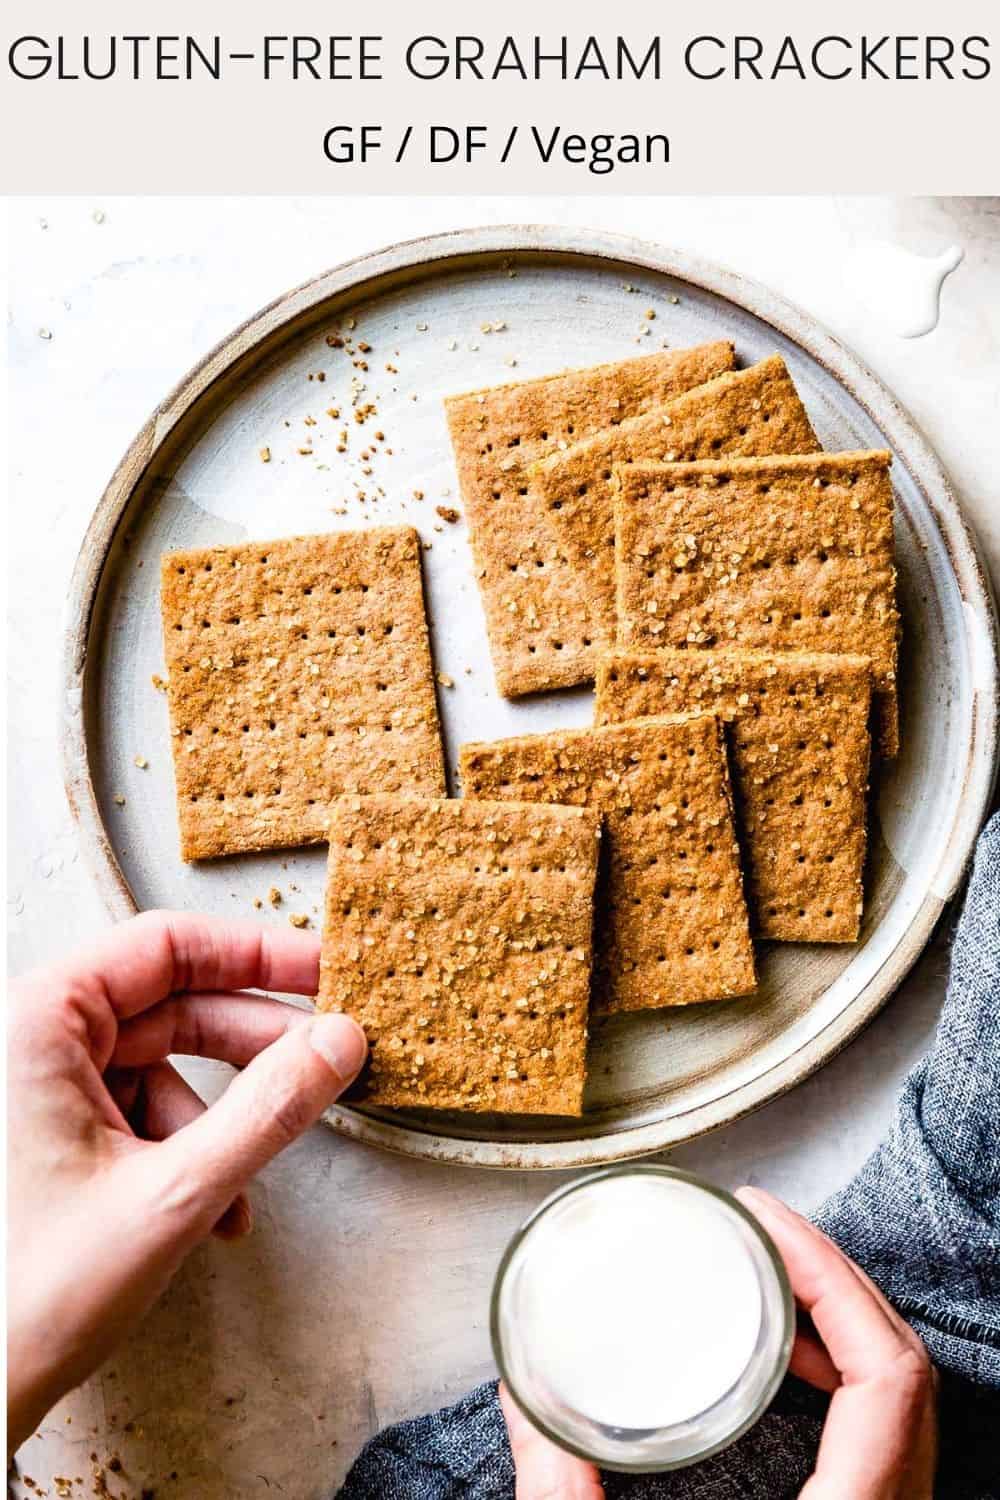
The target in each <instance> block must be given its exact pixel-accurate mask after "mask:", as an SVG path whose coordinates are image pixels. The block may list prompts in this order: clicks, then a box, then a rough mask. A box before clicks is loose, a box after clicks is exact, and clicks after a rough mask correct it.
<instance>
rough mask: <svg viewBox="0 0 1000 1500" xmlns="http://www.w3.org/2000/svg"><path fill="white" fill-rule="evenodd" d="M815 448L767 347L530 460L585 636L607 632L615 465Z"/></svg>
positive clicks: (611, 618)
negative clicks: (571, 574) (576, 582)
mask: <svg viewBox="0 0 1000 1500" xmlns="http://www.w3.org/2000/svg"><path fill="white" fill-rule="evenodd" d="M819 447H820V443H819V440H818V439H817V437H816V434H815V433H814V432H813V429H812V425H811V423H810V421H809V418H808V416H807V415H806V410H805V407H804V406H803V405H802V402H801V401H800V400H799V396H798V392H797V391H796V389H795V386H794V385H793V384H792V378H791V376H790V375H789V373H788V370H787V368H786V366H785V361H784V360H783V359H782V358H781V355H780V354H773V355H771V357H770V358H769V359H763V360H761V361H760V363H759V364H756V365H752V366H751V367H750V369H748V370H733V371H728V372H727V373H726V374H724V375H719V376H717V377H716V378H715V379H714V380H710V381H708V382H707V384H705V385H700V386H698V387H697V388H696V389H695V390H692V391H687V392H686V393H685V394H684V395H683V396H678V397H677V398H676V400H674V401H669V402H668V403H667V404H666V405H665V406H659V407H655V408H654V409H653V410H652V411H649V412H646V413H645V414H644V415H643V416H641V417H630V418H629V419H628V420H627V421H625V422H622V423H620V424H619V425H618V426H617V427H608V428H604V429H603V430H602V431H600V432H596V433H594V434H593V435H592V436H591V437H589V438H585V439H584V440H583V441H582V442H580V443H574V444H573V446H572V447H570V448H568V449H566V450H565V451H564V452H556V453H551V454H549V455H548V456H547V457H546V458H544V459H541V460H540V461H539V462H537V463H535V464H533V465H532V467H531V469H530V471H529V483H530V485H531V488H532V491H533V492H535V491H537V493H538V496H539V498H540V501H541V504H542V506H543V507H544V509H545V510H546V512H547V514H548V518H549V521H550V524H551V526H552V528H553V531H554V533H555V534H556V535H557V536H558V537H559V538H560V544H561V547H562V550H563V552H564V555H565V557H566V559H567V561H568V562H569V563H572V564H574V565H575V567H576V568H577V569H578V572H579V577H580V580H581V584H582V587H583V591H584V593H585V595H586V598H587V601H588V603H589V606H590V610H591V626H592V628H591V630H590V634H591V636H592V637H593V638H594V639H599V640H611V639H612V638H613V636H614V629H615V568H614V542H615V514H614V467H615V465H616V464H631V463H635V462H636V461H642V460H650V459H654V460H660V461H664V462H668V463H676V462H678V461H680V460H684V461H687V460H691V459H699V458H717V457H721V456H722V455H727V456H728V455H730V454H732V455H734V456H736V457H741V456H746V455H757V454H765V453H814V452H816V451H817V450H818V449H819Z"/></svg>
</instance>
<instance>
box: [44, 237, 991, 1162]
mask: <svg viewBox="0 0 1000 1500" xmlns="http://www.w3.org/2000/svg"><path fill="white" fill-rule="evenodd" d="M523 253H537V254H540V255H545V254H550V255H565V256H570V257H572V256H574V255H578V256H581V257H587V258H589V259H591V260H593V259H599V260H608V261H612V262H616V263H619V264H622V265H633V266H636V267H637V268H642V269H643V270H649V271H654V272H656V273H658V274H660V275H665V276H671V277H674V278H675V279H677V280H679V281H684V282H687V283H689V284H690V285H692V286H696V287H698V288H700V289H701V290H703V291H707V292H710V293H713V294H714V295H716V296H719V297H722V298H724V299H726V300H727V301H730V302H732V303H734V304H735V305H736V306H738V307H740V308H741V309H742V310H743V311H745V312H748V313H750V314H751V315H753V316H754V317H756V318H758V319H760V320H761V321H763V322H764V323H766V324H768V325H769V326H770V327H772V328H774V329H775V330H776V331H777V332H779V333H781V334H782V335H784V337H786V338H788V339H789V340H790V341H791V342H792V343H794V344H795V345H797V346H798V347H799V348H801V349H803V350H804V351H805V352H806V353H807V354H809V355H810V356H811V357H812V358H813V359H814V360H816V361H817V362H818V363H819V364H821V365H822V366H823V367H824V368H825V369H826V370H827V371H828V373H829V374H831V375H832V376H833V377H834V379H835V380H836V381H837V382H838V384H839V385H841V386H842V387H843V388H844V389H845V390H846V391H847V393H848V394H849V395H850V396H851V397H852V398H853V399H854V400H855V401H856V402H857V403H858V404H859V405H860V406H861V407H862V408H863V409H864V410H865V411H866V412H867V414H868V415H869V417H870V418H871V419H872V421H873V422H875V423H876V424H877V425H878V426H879V428H880V429H882V431H883V432H884V434H885V436H886V438H887V440H888V441H889V443H890V444H891V446H892V448H893V449H894V450H895V452H896V453H897V454H898V455H899V458H900V460H901V461H902V463H903V464H904V465H905V467H906V469H907V470H908V472H909V474H910V477H911V479H912V480H913V482H914V483H915V484H916V486H917V487H918V489H919V491H920V493H921V495H922V498H923V500H924V502H925V504H926V505H927V507H928V510H929V511H930V513H931V515H932V516H933V518H934V521H935V523H936V525H937V526H938V529H939V531H940V534H941V537H942V541H943V543H944V546H945V549H946V551H947V554H948V559H949V563H950V566H951V570H952V573H953V575H954V577H955V580H956V583H957V585H958V588H959V592H960V596H961V598H962V602H963V604H964V606H965V613H966V635H967V638H968V639H969V643H970V652H971V654H972V656H973V664H974V667H975V669H976V671H975V679H974V682H973V687H972V692H973V713H972V725H971V732H970V739H969V744H968V749H967V758H966V764H965V767H964V778H963V791H962V795H961V796H960V798H959V802H958V808H957V812H956V816H955V820H954V823H953V825H952V827H951V829H950V832H949V836H948V837H947V839H946V840H945V841H944V842H943V846H942V849H941V851H940V855H939V859H938V863H937V866H936V868H935V871H934V873H933V875H931V876H929V877H928V883H929V889H928V892H927V894H925V896H924V897H923V899H922V901H921V902H920V904H919V906H918V907H917V908H916V910H915V911H914V912H913V914H912V915H911V918H910V921H909V923H908V925H907V926H906V928H905V929H904V930H903V932H902V933H901V934H900V937H899V939H898V941H897V942H896V944H895V946H894V947H893V948H892V950H891V951H890V952H889V953H888V954H887V955H886V956H885V958H884V959H883V961H882V963H881V964H880V965H879V967H878V968H877V969H876V971H875V972H874V974H872V975H871V976H870V977H869V979H868V981H867V983H866V984H865V985H864V987H863V988H862V989H861V990H860V991H859V992H858V993H857V994H856V995H855V996H854V998H853V999H852V1000H851V1001H849V1003H848V1004H847V1006H846V1007H845V1008H844V1010H842V1011H841V1012H840V1014H839V1015H838V1016H836V1017H835V1018H834V1019H833V1020H831V1021H830V1022H829V1023H828V1024H827V1025H826V1026H825V1027H823V1029H822V1030H821V1031H820V1032H818V1033H817V1034H816V1035H815V1036H814V1037H812V1038H810V1039H809V1040H808V1041H807V1042H805V1043H803V1045H802V1046H801V1047H799V1048H797V1049H796V1051H794V1052H793V1053H791V1054H790V1055H789V1056H786V1057H784V1058H782V1059H780V1060H779V1061H778V1062H775V1063H774V1064H772V1065H771V1067H769V1068H768V1069H767V1070H765V1072H763V1073H761V1074H758V1075H757V1077H756V1078H754V1079H751V1080H748V1081H746V1082H744V1083H742V1084H738V1085H736V1086H735V1087H734V1088H733V1089H731V1090H729V1091H728V1092H726V1093H724V1094H723V1095H721V1096H720V1097H718V1098H716V1099H713V1100H710V1101H707V1102H705V1103H702V1104H700V1105H695V1106H692V1108H691V1109H690V1110H687V1111H684V1112H682V1113H681V1114H679V1115H676V1116H674V1117H672V1118H670V1119H668V1120H658V1121H653V1122H650V1123H648V1124H645V1125H639V1126H633V1127H626V1128H624V1129H618V1130H612V1131H609V1132H608V1133H607V1134H606V1135H599V1136H594V1137H588V1138H581V1139H575V1140H574V1139H568V1140H561V1141H509V1142H506V1141H486V1140H477V1139H470V1138H467V1139H462V1138H460V1137H456V1136H449V1135H437V1134H434V1133H433V1132H432V1131H430V1130H428V1131H424V1130H418V1129H416V1128H414V1127H413V1126H411V1125H408V1124H404V1123H397V1122H389V1121H386V1120H382V1119H378V1118H376V1117H374V1116H371V1115H368V1114H366V1113H365V1112H363V1111H360V1110H356V1109H352V1108H350V1107H349V1106H346V1105H335V1106H334V1107H333V1108H332V1109H331V1110H329V1111H327V1113H326V1115H325V1116H324V1120H325V1122H326V1123H327V1124H329V1125H331V1126H332V1127H333V1128H334V1129H336V1130H338V1131H339V1132H341V1133H342V1134H344V1135H346V1136H349V1137H352V1138H354V1139H356V1140H361V1141H365V1142H367V1143H369V1144H371V1145H377V1146H380V1147H382V1148H383V1149H386V1150H390V1151H393V1152H395V1153H397V1154H402V1155H405V1156H410V1157H418V1158H421V1159H424V1160H433V1161H438V1162H447V1163H451V1164H454V1165H468V1166H476V1167H496V1168H508V1169H516V1170H523V1169H538V1168H546V1169H550V1170H558V1169H566V1168H577V1167H582V1166H597V1165H601V1164H608V1163H613V1162H618V1161H622V1160H626V1159H630V1158H634V1157H638V1156H643V1155H649V1154H651V1153H653V1152H656V1151H662V1150H664V1149H666V1148H670V1147H673V1146H677V1145H680V1144H681V1143H682V1142H685V1141H689V1140H694V1139H696V1138H697V1137H698V1136H701V1135H704V1134H706V1133H707V1132H709V1131H711V1130H716V1129H719V1128H721V1127H722V1126H724V1125H728V1124H731V1123H734V1122H735V1121H736V1120H738V1119H741V1118H743V1116H745V1115H747V1114H749V1113H751V1112H752V1111H753V1110H755V1109H758V1108H760V1107H761V1106H763V1105H764V1104H765V1103H768V1102H770V1101H771V1100H772V1099H776V1098H779V1097H780V1096H781V1095H783V1094H785V1093H787V1092H789V1090H791V1089H792V1088H794V1087H795V1086H796V1085H797V1084H799V1083H801V1082H802V1081H803V1080H804V1079H805V1078H807V1077H808V1076H809V1075H810V1074H811V1073H813V1072H815V1071H816V1070H817V1069H818V1068H819V1067H821V1066H822V1064H823V1063H825V1062H827V1061H829V1060H830V1059H831V1058H833V1057H834V1056H835V1055H836V1054H837V1053H838V1052H839V1051H841V1050H842V1049H843V1048H844V1047H846V1046H847V1044H848V1043H849V1042H850V1041H852V1040H853V1038H854V1037H855V1036H857V1035H858V1034H859V1033H860V1032H861V1031H862V1030H863V1029H864V1027H865V1026H867V1025H868V1023H869V1022H870V1021H871V1020H872V1019H873V1018H874V1016H875V1015H876V1014H877V1012H878V1011H879V1010H880V1009H881V1008H882V1006H883V1005H884V1004H885V1003H886V1002H887V1001H888V999H889V998H890V996H891V994H892V993H893V991H894V990H895V989H896V988H897V987H898V985H899V984H900V983H901V982H902V980H903V979H904V977H905V976H906V974H907V973H908V972H909V970H910V968H911V967H912V966H913V964H914V963H915V962H916V960H917V958H918V957H919V955H920V953H921V952H922V951H923V949H924V947H925V946H926V944H927V942H928V941H929V939H930V937H931V934H932V932H933V930H934V927H935V925H936V923H937V921H938V918H939V917H940V915H941V912H942V911H943V909H944V907H945V905H946V904H947V902H948V901H949V900H950V899H951V898H952V897H953V896H954V894H955V892H956V890H957V889H958V887H959V885H960V883H961V880H962V877H963V875H964V873H965V870H966V867H967V864H968V861H969V858H970V855H971V852H972V848H973V845H974V842H975V838H976V835H977V833H978V831H979V827H980V825H981V823H982V820H983V817H984V816H985V813H986V811H987V809H988V807H989V804H990V800H991V797H992V794H993V788H994V785H995V783H996V778H997V770H998V757H1000V741H998V697H1000V666H998V659H1000V625H998V619H997V607H996V602H995V598H994V595H993V589H992V586H991V582H990V577H989V572H988V569H987V566H986V562H985V558H984V557H983V554H982V551H981V548H980V545H979V542H978V540H977V538H976V535H975V532H974V530H973V528H972V525H971V523H970V521H969V520H968V518H967V517H966V516H965V514H964V512H963V510H962V508H961V505H960V503H959V501H958V499H957V497H956V495H955V491H954V486H953V485H952V482H951V480H950V478H949V477H948V474H947V472H946V471H945V469H944V466H943V465H942V463H941V461H940V459H939V458H938V456H937V454H936V453H935V452H934V450H933V448H932V447H931V445H930V443H929V442H928V441H927V439H926V438H925V437H924V436H923V434H922V433H921V432H920V430H919V428H918V427H917V425H916V423H915V422H914V420H913V419H912V417H910V415H909V414H908V412H907V411H906V410H905V409H904V407H903V406H902V404H901V403H900V402H899V400H898V399H897V397H896V396H895V395H893V393H892V392H891V391H890V390H889V388H888V387H887V386H886V385H885V384H884V383H883V382H882V381H881V379H880V378H879V377H878V376H876V375H875V374H874V373H873V372H872V371H871V370H870V369H869V368H868V366H867V365H865V364H864V362H863V361H862V360H861V359H860V358H859V357H858V356H857V355H855V354H854V353H853V352H852V351H851V350H850V349H849V348H848V347H847V346H846V345H845V344H844V343H843V342H842V341H841V340H840V339H839V338H837V337H836V336H835V335H833V334H832V333H830V332H828V331H827V329H826V328H825V327H823V325H822V324H821V323H820V322H819V321H818V320H817V319H816V318H814V317H813V316H812V314H810V313H807V312H806V311H805V310H804V309H802V308H799V307H798V306H797V305H796V304H794V303H793V302H790V301H789V300H788V299H787V298H785V297H783V296H782V295H780V294H779V293H776V292H774V291H772V290H771V289H770V288H769V287H767V286H766V285H764V284H762V283H760V282H757V281H756V280H754V279H752V278H749V277H746V276H744V275H743V274H742V273H740V272H737V271H733V270H729V269H727V268H725V267H723V266H720V265H717V264H715V263H713V262H711V261H708V260H705V259H704V258H702V257H700V256H695V255H691V254H689V253H688V252H686V251H681V250H675V249H673V248H671V247H668V246H666V245H659V244H657V243H655V242H651V241H647V240H643V239H640V238H637V237H634V236H631V235H626V234H617V233H611V232H608V231H605V230H591V229H584V228H564V227H559V226H555V225H547V224H507V225H490V226H483V227H477V228H470V229H455V230H449V231H446V232H444V233H439V234H434V235H427V236H421V237H419V238H416V239H410V240H404V241H400V242H397V243H395V244H393V245H390V246H387V247H385V248H383V249H379V250H374V251H369V252H366V253H364V254H362V255H358V256H354V257H352V258H351V259H349V260H347V261H344V262H342V263H340V264H338V265H336V266H334V267H332V268H331V269H329V270H326V271H323V272H320V273H319V274H318V275H316V276H314V277H311V278H310V279H309V280H307V281H305V282H303V283H301V284H300V285H299V286H296V287H293V288H292V289H291V290H290V291H287V292H285V293H283V294H282V295H281V296H279V297H276V298H275V299H274V300H273V301H271V302H270V303H268V304H266V305H265V306H264V307H263V308H261V309H260V310H259V311H258V312H256V313H254V314H253V315H252V316H251V317H249V318H247V319H245V320H244V321H243V322H242V323H241V324H239V325H238V326H237V327H236V328H235V329H233V330H232V331H231V332H230V333H229V334H227V335H226V336H225V337H224V338H223V339H222V340H220V342H219V343H217V344H216V345H215V347H214V348H213V349H212V350H210V351H209V353H208V354H206V355H205V356H204V357H203V358H202V359H201V360H199V361H198V362H197V363H196V364H195V365H194V366H193V367H192V368H191V369H190V370H189V371H188V372H187V373H186V374H185V375H184V376H183V377H182V378H181V379H180V380H179V381H178V382H177V384H176V385H175V386H174V387H173V389H172V390H171V391H170V392H169V393H168V394H167V395H166V396H165V397H164V399H163V400H162V401H161V402H159V403H158V404H157V406H156V407H154V409H153V411H152V413H151V415H150V416H149V418H148V419H147V420H146V422H145V423H144V424H143V426H142V427H141V428H140V429H139V432H138V433H137V434H136V436H135V437H134V438H133V440H132V442H131V443H130V444H129V446H128V448H127V449H126V451H125V453H124V455H123V456H122V458H121V460H120V461H119V463H118V465H117V466H116V468H115V470H114V472H113V474H112V476H111V478H110V480H109V481H108V483H107V485H106V486H105V489H104V491H103V493H102V495H101V498H100V500H99V501H98V504H97V507H96V509H95V511H94V514H93V516H92V517H91V520H90V522H89V525H88V527H87V530H86V532H85V534H84V537H83V540H82V542H81V545H80V549H79V553H78V555H77V559H76V563H75V565H74V569H73V574H72V578H71V583H70V590H69V595H68V599H67V610H66V623H65V628H64V633H63V656H62V685H61V710H60V723H59V751H60V759H61V764H62V772H63V782H64V786H65V789H66V795H67V799H68V802H69V806H70V811H71V814H72V816H73V820H74V822H75V823H76V825H77V827H78V829H79V833H80V838H81V843H82V846H83V850H84V857H85V860H86V863H87V865H88V867H89V868H90V871H91V873H92V875H93V876H94V878H95V881H96V884H97V888H98V891H99V893H100V895H101V897H102V900H103V902H104V904H105V906H106V907H107V909H108V911H109V913H110V915H111V916H112V917H113V919H114V920H116V921H119V920H123V919H124V918H126V917H129V916H132V915H134V914H135V912H136V911H137V910H138V905H137V903H136V901H135V899H134V897H133V895H132V892H131V890H130V889H129V886H128V883H127V881H126V879H125V877H124V874H123V872H122V870H121V869H120V867H119V865H118V862H117V859H116V857H115V853H114V849H113V847H112V845H111V841H110V839H109V837H108V834H107V830H106V828H105V826H104V822H103V819H102V817H101V813H100V807H99V804H98V801H97V795H96V791H95V788H94V784H93V779H92V777H91V773H90V763H89V755H88V747H87V738H86V678H87V671H88V664H89V651H88V647H89V636H90V630H91V625H92V623H93V618H94V612H95V607H96V602H97V597H98V592H99V590H100V586H101V582H102V579H103V576H104V569H105V566H106V564H107V562H108V558H109V555H110V552H111V548H112V545H113V543H114V540H115V536H116V533H117V530H118V526H119V524H120V522H121V520H122V518H123V516H124V514H125V512H126V510H127V509H128V506H129V504H130V502H131V499H132V495H133V493H134V491H135V489H136V488H137V487H138V485H139V484H140V483H141V482H142V480H143V478H144V476H145V474H146V472H147V470H148V468H149V466H150V464H151V463H152V461H153V459H154V458H155V457H156V455H157V453H158V452H159V451H160V449H161V448H162V447H163V446H164V444H165V443H166V442H167V440H168V438H169V437H170V436H171V435H172V434H173V432H174V430H175V428H176V427H177V426H178V424H179V423H180V422H181V420H182V419H184V418H188V417H191V416H193V414H194V413H195V410H196V408H197V405H198V403H199V402H200V401H202V400H203V399H204V398H206V397H208V396H209V393H210V392H211V391H212V389H213V387H215V386H216V384H217V383H218V382H220V381H221V380H222V379H223V378H224V377H226V376H230V375H232V374H233V373H234V371H235V369H236V367H237V366H238V365H239V364H240V363H241V362H243V361H246V360H247V359H248V358H250V357H253V358H255V359H258V358H264V357H266V354H267V352H268V351H269V349H270V347H271V346H272V345H273V346H277V345H280V343H281V342H283V340H284V339H286V338H288V337H291V336H292V334H293V332H294V329H295V325H296V323H297V322H298V321H300V320H302V319H311V320H317V319H318V318H319V317H320V316H321V312H322V307H323V305H324V304H325V303H327V302H329V301H331V300H332V299H333V298H334V297H343V296H344V294H345V293H349V292H351V291H352V290H356V291H358V293H359V294H364V292H365V288H366V286H367V285H368V284H370V283H373V282H377V281H378V280H379V279H380V278H384V277H385V276H387V275H389V274H390V273H399V272H404V273H405V272H414V271H419V270H420V268H421V267H427V268H428V269H429V270H433V269H434V268H435V267H443V266H444V265H446V264H447V262H448V261H450V260H457V259H468V258H469V257H472V256H479V255H482V256H491V257H492V256H497V255H499V256H503V255H504V254H511V255H516V254H523ZM974 626H975V627H977V628H978V635H975V634H974V633H973V627H974Z"/></svg>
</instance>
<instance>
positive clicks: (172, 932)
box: [59, 911, 319, 1020]
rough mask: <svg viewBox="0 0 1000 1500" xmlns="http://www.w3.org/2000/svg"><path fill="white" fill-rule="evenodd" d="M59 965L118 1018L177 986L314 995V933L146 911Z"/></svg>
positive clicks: (316, 960)
mask: <svg viewBox="0 0 1000 1500" xmlns="http://www.w3.org/2000/svg"><path fill="white" fill-rule="evenodd" d="M59 969H60V973H61V975H62V977H64V978H68V979H71V980H72V981H73V984H74V985H75V986H76V987H78V988H79V987H83V988H85V989H89V990H90V991H91V992H92V993H93V992H94V991H95V990H96V991H97V992H98V993H99V995H100V996H101V998H103V999H105V1000H107V1002H108V1003H109V1004H110V1006H111V1008H112V1009H113V1011H114V1012H115V1014H116V1015H117V1017H118V1018H119V1020H124V1019H127V1018H128V1017H129V1016H133V1015H136V1014H137V1013H138V1012H139V1011H143V1010H146V1009H147V1008H148V1007H149V1006H151V1005H155V1004H156V1003H157V1002H158V1001H160V1000H163V999H165V998H166V996H167V995H171V994H174V993H175V992H177V991H183V990H249V989H262V990H276V991H279V992H283V993H285V994H291V995H314V994H315V993H316V990H317V987H318V985H319V937H318V935H317V934H315V933H311V932H303V931H299V930H296V929H294V928H291V927H289V928H279V927H272V926H266V925H264V924H263V923H260V922H251V921H239V920H231V919H228V918H224V917H206V916H197V915H195V914H194V913H191V912H176V911H150V912H143V913H142V915H141V916H138V917H133V918H131V919H130V920H129V921H127V922H122V923H121V925H120V926H118V927H115V928H114V929H112V931H111V932H109V933H107V934H106V935H105V936H102V937H101V938H100V939H98V941H97V942H95V943H94V944H93V945H92V946H91V947H90V948H89V949H85V950H84V951H83V953H81V954H79V955H78V956H75V957H74V958H72V959H70V960H69V961H68V962H66V963H64V964H61V965H60V966H59Z"/></svg>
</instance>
